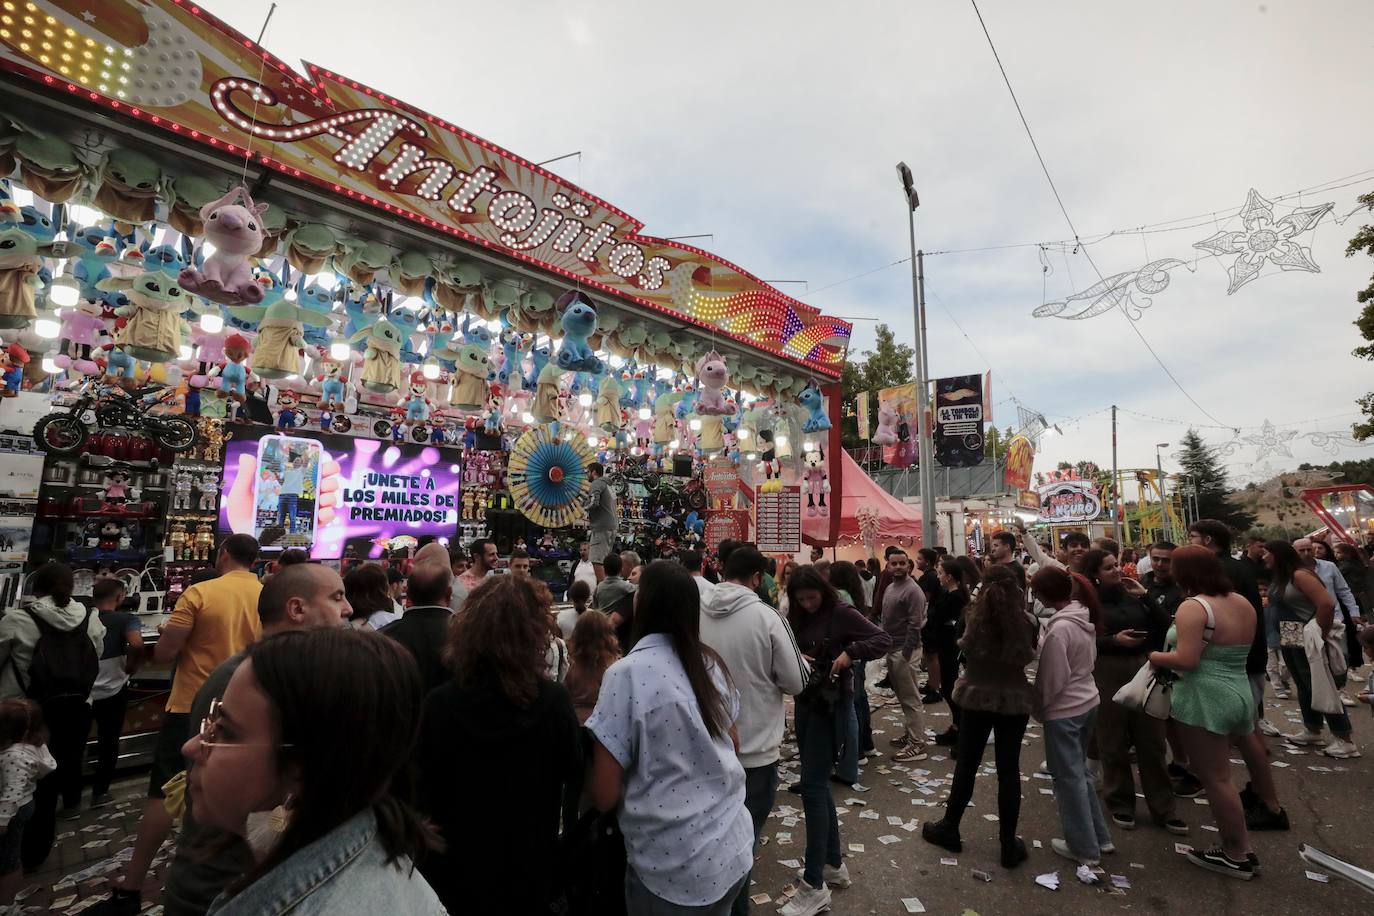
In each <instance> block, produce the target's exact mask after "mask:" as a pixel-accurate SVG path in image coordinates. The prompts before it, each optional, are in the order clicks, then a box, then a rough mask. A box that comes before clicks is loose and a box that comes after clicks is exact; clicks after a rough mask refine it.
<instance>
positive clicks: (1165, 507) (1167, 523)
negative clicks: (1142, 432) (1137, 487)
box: [1155, 446, 1174, 541]
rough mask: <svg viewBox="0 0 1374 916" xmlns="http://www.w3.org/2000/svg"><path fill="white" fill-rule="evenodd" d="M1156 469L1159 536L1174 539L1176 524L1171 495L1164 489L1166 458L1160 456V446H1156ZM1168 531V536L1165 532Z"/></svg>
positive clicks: (1164, 538) (1167, 539) (1168, 539)
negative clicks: (1170, 513)
mask: <svg viewBox="0 0 1374 916" xmlns="http://www.w3.org/2000/svg"><path fill="white" fill-rule="evenodd" d="M1155 470H1156V471H1158V472H1159V536H1160V537H1161V538H1162V539H1163V540H1166V541H1172V540H1174V526H1173V522H1172V521H1171V520H1170V519H1169V497H1168V496H1167V495H1165V490H1164V460H1163V459H1162V458H1160V457H1159V448H1158V446H1156V447H1155ZM1166 531H1167V532H1168V534H1167V536H1166V535H1165V532H1166Z"/></svg>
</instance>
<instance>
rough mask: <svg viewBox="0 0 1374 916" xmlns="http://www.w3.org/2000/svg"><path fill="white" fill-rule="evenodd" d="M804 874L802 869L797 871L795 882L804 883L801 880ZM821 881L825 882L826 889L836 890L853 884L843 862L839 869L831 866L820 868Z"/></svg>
mask: <svg viewBox="0 0 1374 916" xmlns="http://www.w3.org/2000/svg"><path fill="white" fill-rule="evenodd" d="M804 874H806V871H805V870H804V869H800V868H799V869H797V881H799V882H801V883H805V879H803V878H802V875H804ZM821 880H822V881H824V882H825V886H826V887H833V888H836V889H838V890H844V889H845V888H847V887H849V886H850V885H851V884H853V883H854V882H853V881H851V880H849V866H848V865H846V864H845V863H843V862H841V863H840V867H839V868H836V867H835V866H833V865H827V866H825V867H824V868H822V869H821Z"/></svg>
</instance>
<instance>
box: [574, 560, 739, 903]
mask: <svg viewBox="0 0 1374 916" xmlns="http://www.w3.org/2000/svg"><path fill="white" fill-rule="evenodd" d="M699 623H700V602H699V599H698V594H697V589H696V586H695V585H694V584H693V582H692V577H691V574H690V573H688V572H687V570H686V569H685V568H684V567H683V566H682V565H681V564H678V563H674V562H671V561H667V560H659V561H657V562H654V563H652V564H650V565H649V566H648V567H647V568H646V569H645V571H644V573H643V575H642V578H641V579H640V584H639V592H638V594H637V596H636V600H635V617H634V626H635V636H636V639H635V641H634V643H633V645H634V648H633V649H632V650H631V651H630V653H629V654H628V655H627V656H625V657H624V658H622V659H621V660H620V661H618V662H616V663H615V664H614V665H612V666H611V667H610V668H609V669H608V670H607V671H606V675H605V677H604V679H603V680H602V682H601V693H600V696H599V697H598V699H597V703H596V709H595V710H594V711H593V712H592V715H591V718H590V719H588V720H587V729H588V730H589V731H590V732H591V733H592V735H593V737H594V738H595V741H594V743H593V759H592V769H591V776H590V779H589V782H588V788H589V790H590V792H591V796H592V801H593V803H594V804H595V805H596V806H597V808H599V809H601V810H602V811H610V810H612V809H614V808H616V807H617V806H619V808H620V814H619V822H620V829H621V832H622V833H624V835H625V853H626V859H627V862H628V867H627V868H626V870H625V904H626V909H627V910H628V912H629V913H630V914H631V916H635V914H638V913H650V912H652V913H655V914H669V913H678V912H682V913H684V914H685V913H691V914H695V916H725V914H727V913H729V912H730V909H731V907H732V906H733V905H734V902H735V898H736V897H738V896H739V895H740V894H741V893H747V888H748V884H749V870H750V868H751V866H752V864H753V843H754V828H753V822H752V821H751V820H750V818H749V812H748V811H747V810H746V809H745V807H744V767H743V766H742V765H741V764H740V762H739V757H738V756H737V752H738V748H739V738H738V735H737V734H736V732H735V726H734V721H735V719H736V717H737V716H738V714H739V703H740V701H739V692H738V691H737V690H736V689H735V688H734V686H733V685H732V684H731V683H730V680H729V674H728V672H727V671H726V669H725V665H724V663H723V662H721V660H720V658H719V656H717V655H716V653H715V652H713V651H712V650H711V649H710V648H709V647H707V646H705V645H703V644H702V643H701V641H700V639H699V637H698V627H699Z"/></svg>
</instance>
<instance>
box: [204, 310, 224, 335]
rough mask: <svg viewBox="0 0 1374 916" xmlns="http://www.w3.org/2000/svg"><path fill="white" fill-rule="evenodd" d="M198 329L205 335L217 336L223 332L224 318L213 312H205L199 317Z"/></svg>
mask: <svg viewBox="0 0 1374 916" xmlns="http://www.w3.org/2000/svg"><path fill="white" fill-rule="evenodd" d="M200 329H201V330H202V331H204V332H205V333H206V334H218V333H219V332H220V331H223V330H224V318H223V317H222V316H220V315H216V314H215V313H213V312H206V313H205V314H204V315H201V316H200Z"/></svg>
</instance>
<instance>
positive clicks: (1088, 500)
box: [1039, 480, 1102, 524]
mask: <svg viewBox="0 0 1374 916" xmlns="http://www.w3.org/2000/svg"><path fill="white" fill-rule="evenodd" d="M1039 492H1040V521H1042V522H1051V523H1053V524H1060V523H1065V522H1088V521H1092V520H1093V519H1095V518H1097V517H1098V516H1099V515H1101V514H1102V500H1101V499H1100V498H1099V497H1098V495H1097V489H1096V487H1094V486H1093V484H1092V482H1091V481H1088V480H1058V481H1055V482H1054V483H1049V484H1045V485H1044V486H1043V487H1040V490H1039Z"/></svg>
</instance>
